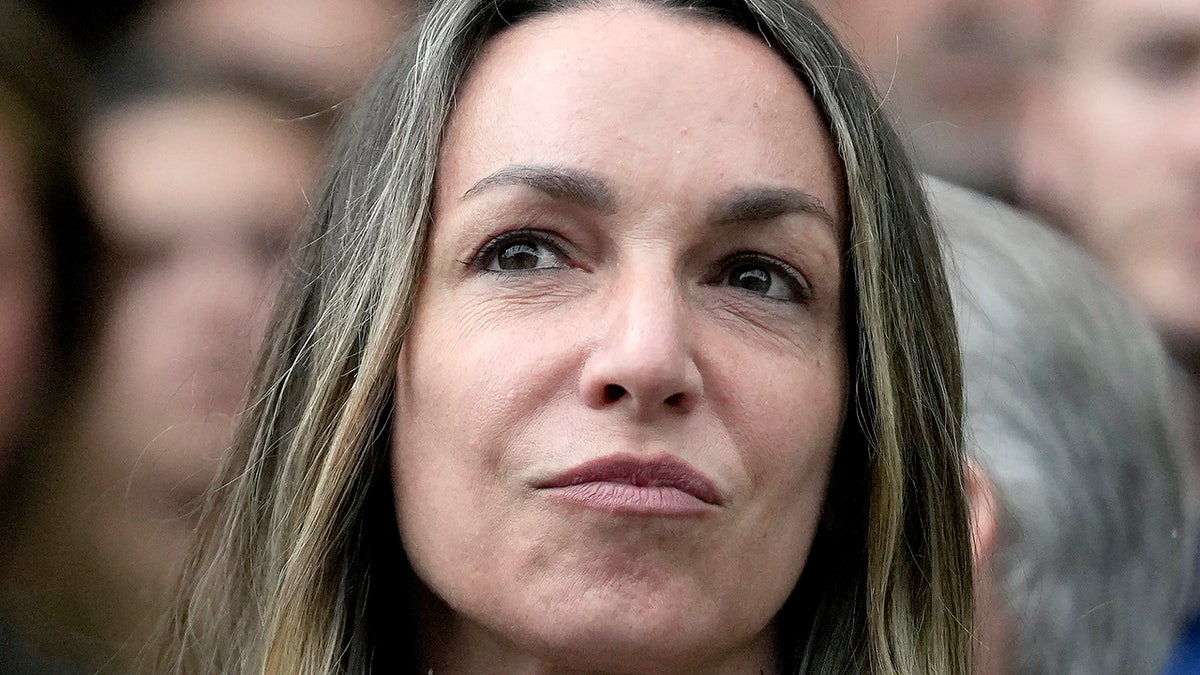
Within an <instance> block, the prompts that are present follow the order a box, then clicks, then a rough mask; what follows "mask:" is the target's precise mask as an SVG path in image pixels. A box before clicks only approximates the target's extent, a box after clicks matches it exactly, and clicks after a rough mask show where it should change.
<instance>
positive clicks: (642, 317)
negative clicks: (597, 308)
mask: <svg viewBox="0 0 1200 675" xmlns="http://www.w3.org/2000/svg"><path fill="white" fill-rule="evenodd" d="M664 276H665V275H664ZM629 277H630V279H629V283H627V284H625V290H624V292H621V291H618V292H616V293H613V294H611V295H610V297H609V298H608V303H607V304H606V307H605V312H604V315H603V318H602V324H601V326H600V336H599V340H598V342H597V346H596V348H595V349H594V350H593V351H592V352H591V353H590V354H589V356H588V359H587V362H586V363H585V364H584V367H583V373H582V376H581V378H580V388H581V393H582V395H583V398H584V401H585V402H586V403H587V405H589V406H590V407H592V408H596V409H617V410H622V411H624V412H626V413H628V414H629V415H630V416H631V417H633V418H635V419H638V420H641V421H650V420H653V419H655V418H659V417H663V416H671V415H679V414H684V413H687V412H689V411H691V410H692V409H693V408H695V406H696V404H697V403H698V402H699V401H700V398H701V395H702V393H703V380H702V377H701V374H700V369H699V368H698V367H697V365H696V361H695V358H694V354H693V348H692V326H691V319H690V318H689V314H690V313H689V311H688V309H687V307H686V306H685V305H684V302H683V301H682V299H681V298H680V294H679V292H678V289H677V288H675V287H674V285H673V284H672V282H671V281H669V280H667V279H661V280H658V281H651V280H650V278H649V275H639V274H631V275H629Z"/></svg>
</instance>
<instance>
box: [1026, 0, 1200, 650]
mask: <svg viewBox="0 0 1200 675" xmlns="http://www.w3.org/2000/svg"><path fill="white" fill-rule="evenodd" d="M1052 25H1053V27H1054V31H1053V40H1052V41H1051V44H1052V45H1053V47H1054V48H1053V50H1052V51H1050V52H1048V53H1047V55H1046V56H1047V58H1046V60H1045V61H1044V63H1043V64H1042V67H1041V68H1040V70H1039V73H1038V78H1037V80H1036V83H1035V86H1034V87H1033V89H1032V90H1031V95H1030V97H1029V99H1028V105H1027V108H1026V115H1025V121H1024V123H1023V124H1022V130H1023V135H1022V139H1021V148H1022V151H1021V153H1020V184H1021V190H1022V195H1023V198H1024V200H1025V201H1026V202H1028V203H1029V204H1030V205H1032V206H1033V207H1035V208H1037V209H1039V210H1040V211H1042V212H1043V213H1045V214H1047V216H1048V217H1050V218H1052V219H1053V220H1054V221H1056V222H1057V223H1059V224H1060V225H1061V226H1062V227H1063V228H1064V229H1065V230H1066V231H1067V232H1069V233H1071V234H1072V235H1073V236H1074V237H1076V238H1077V239H1078V240H1079V241H1081V242H1082V243H1083V244H1084V246H1086V247H1087V248H1088V249H1090V250H1091V251H1092V252H1093V253H1095V254H1096V256H1097V257H1098V258H1099V259H1100V260H1101V261H1102V262H1103V263H1104V264H1105V265H1106V266H1107V267H1108V268H1109V269H1110V270H1111V271H1112V272H1113V274H1114V275H1115V276H1116V278H1117V280H1118V282H1119V283H1120V284H1121V285H1122V286H1123V287H1124V288H1125V290H1126V291H1128V292H1129V293H1130V294H1131V295H1132V296H1133V297H1134V298H1135V299H1136V300H1137V301H1138V302H1139V303H1140V304H1141V305H1142V307H1144V308H1145V310H1146V311H1147V312H1148V313H1149V315H1150V317H1151V318H1152V319H1153V320H1154V323H1155V324H1156V326H1157V327H1158V330H1159V333H1160V334H1161V336H1162V337H1163V339H1164V341H1165V343H1166V345H1167V348H1168V350H1169V351H1170V352H1171V355H1172V356H1173V358H1174V359H1175V361H1176V363H1177V364H1178V366H1179V368H1180V370H1181V371H1182V373H1183V375H1182V376H1181V377H1180V378H1179V379H1180V386H1179V389H1180V391H1181V392H1182V393H1181V395H1180V399H1181V403H1180V406H1179V408H1180V410H1179V412H1178V414H1179V415H1180V417H1181V419H1183V420H1184V423H1185V424H1186V431H1187V437H1188V438H1189V439H1190V442H1191V443H1192V452H1193V453H1200V396H1198V395H1197V387H1198V386H1200V3H1197V2H1195V1H1194V0H1087V2H1084V1H1083V0H1063V2H1062V4H1061V7H1060V8H1059V11H1058V12H1057V14H1056V15H1055V21H1054V22H1053V24H1052ZM1192 478H1193V480H1194V481H1195V482H1196V483H1197V484H1198V485H1200V476H1196V475H1193V477H1192ZM1192 597H1193V609H1192V614H1193V619H1192V622H1191V627H1190V629H1189V633H1188V638H1187V640H1186V641H1185V644H1184V646H1183V647H1182V651H1181V653H1180V655H1179V658H1180V659H1181V661H1179V664H1180V665H1179V668H1180V669H1179V670H1178V671H1175V672H1200V589H1196V590H1193V592H1192ZM1185 662H1186V663H1187V664H1189V665H1188V666H1187V667H1186V668H1185V667H1184V666H1183V665H1182V664H1183V663H1185Z"/></svg>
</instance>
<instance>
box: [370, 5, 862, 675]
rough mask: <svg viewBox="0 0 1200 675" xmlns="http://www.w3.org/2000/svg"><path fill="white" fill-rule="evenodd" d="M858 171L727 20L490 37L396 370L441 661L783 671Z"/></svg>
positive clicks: (833, 421) (838, 385) (417, 531)
mask: <svg viewBox="0 0 1200 675" xmlns="http://www.w3.org/2000/svg"><path fill="white" fill-rule="evenodd" d="M839 166H840V165H839V163H838V160H837V158H836V155H835V153H834V150H833V147H832V143H831V141H830V139H829V137H828V133H827V131H826V129H825V127H824V124H823V122H822V121H821V119H820V117H819V115H818V112H817V110H816V108H815V106H814V104H813V102H812V101H811V99H810V98H809V96H808V95H807V93H806V91H805V87H804V86H803V85H802V84H801V82H800V81H799V80H798V79H797V78H796V76H795V75H794V74H793V73H792V72H791V71H790V69H789V68H788V66H787V65H786V64H785V63H783V62H782V61H781V60H780V59H779V58H778V57H777V56H775V55H774V54H773V53H772V52H771V51H770V50H769V49H768V48H767V47H766V46H765V45H764V44H761V43H760V42H759V41H758V39H757V38H755V37H754V36H751V35H748V34H744V33H742V32H740V31H738V30H735V29H733V28H730V27H726V26H721V25H717V24H714V23H710V22H707V21H704V20H701V19H697V18H691V17H686V16H683V15H671V14H666V13H664V12H661V11H660V10H656V9H651V8H645V7H637V6H614V7H605V8H591V9H578V10H572V11H567V12H562V13H557V14H553V15H550V16H545V17H539V18H536V19H532V20H529V21H527V22H525V23H522V24H519V25H517V26H516V27H514V28H512V29H510V30H508V31H507V32H505V33H503V34H502V35H501V36H499V37H498V38H497V39H495V40H494V41H493V42H492V43H491V44H490V46H489V48H488V49H486V50H485V52H484V53H483V54H482V55H481V56H480V57H479V59H478V61H477V62H476V63H475V64H474V66H473V68H472V70H471V72H470V73H469V74H468V77H467V80H466V82H465V83H464V85H463V87H462V89H461V91H460V92H459V96H458V98H457V106H456V108H455V110H454V112H453V114H452V117H451V119H450V121H449V125H448V129H447V135H446V138H445V142H444V145H443V148H442V154H441V158H440V162H439V166H438V173H437V180H436V185H435V198H434V225H433V230H432V234H431V241H430V243H429V249H428V252H427V257H426V268H425V270H424V273H423V277H422V279H421V286H420V293H419V297H418V301H417V306H416V309H415V319H414V323H413V326H412V329H411V330H410V332H409V334H408V335H407V339H406V342H405V345H404V347H403V350H402V354H401V358H400V362H399V364H398V366H397V378H398V379H397V386H396V402H395V405H396V420H397V422H396V424H395V429H394V435H393V438H394V448H393V461H392V469H393V480H394V484H395V493H396V510H397V517H398V522H399V528H400V533H401V537H402V540H403V542H404V546H405V550H406V551H407V553H408V556H409V559H410V561H411V563H412V565H413V568H414V569H415V571H416V572H417V574H418V576H419V577H420V578H421V579H422V581H423V582H424V583H425V584H426V585H427V586H428V588H429V590H430V591H431V592H432V595H433V596H434V597H435V598H436V600H435V602H436V603H437V604H439V605H440V606H441V607H442V608H443V609H444V610H445V611H446V613H447V616H448V618H449V620H448V621H447V622H446V623H445V625H444V627H443V629H442V630H441V631H440V633H439V634H438V635H436V636H435V637H436V645H435V646H432V647H430V653H429V654H427V658H428V660H429V661H430V665H434V666H436V668H437V670H438V672H443V671H450V672H455V671H458V672H470V671H471V670H473V669H477V668H480V667H484V666H486V667H489V668H493V669H496V668H499V669H501V670H506V669H521V670H538V669H545V668H554V667H566V668H586V669H589V670H626V671H628V670H638V671H660V672H662V671H687V672H745V671H748V670H752V669H753V670H754V672H757V669H759V668H763V669H765V670H766V671H767V672H770V671H771V670H773V669H774V668H775V666H776V664H775V658H776V657H775V653H774V652H775V649H776V646H775V642H774V639H773V638H774V627H773V623H772V619H773V617H774V616H775V614H776V613H777V611H778V610H779V609H780V607H781V606H782V604H783V603H784V601H785V599H786V598H787V596H788V594H789V593H790V591H791V589H792V587H793V586H794V584H795V582H796V580H797V578H798V576H799V574H800V572H801V570H802V568H803V565H804V561H805V559H806V557H807V555H808V551H809V546H810V544H811V541H812V537H813V532H814V528H815V526H816V523H817V519H818V514H819V510H820V507H821V503H822V500H823V498H824V492H825V486H826V482H827V479H828V475H829V469H830V465H831V461H832V457H833V453H834V451H835V447H836V446H837V443H838V438H839V433H840V429H841V424H842V420H843V417H844V416H845V410H846V396H847V364H846V348H845V342H844V335H843V332H842V300H843V297H842V294H843V288H842V267H841V251H842V250H843V242H842V237H843V236H844V235H843V234H842V230H843V225H842V223H843V214H842V201H843V195H842V189H843V188H842V186H841V182H842V178H841V175H840V168H839ZM597 461H599V462H600V464H601V465H603V466H602V467H601V468H602V469H603V470H600V471H599V473H604V471H615V473H616V474H620V475H617V476H615V477H613V476H609V478H608V479H604V478H603V477H601V478H596V477H595V476H592V478H594V479H595V480H593V481H592V482H591V483H587V485H586V486H585V487H584V488H579V489H578V490H577V492H575V493H570V491H569V490H567V491H564V490H563V489H560V488H554V487H551V486H552V485H556V484H558V483H562V482H564V481H565V482H569V481H570V480H572V479H579V480H583V479H584V478H586V477H587V476H588V475H591V474H590V473H589V472H591V473H595V471H594V470H595V469H596V466H597V465H596V462H597ZM614 462H615V463H616V464H617V465H621V466H624V467H625V468H624V469H621V468H620V467H618V468H617V469H613V463H614ZM622 463H623V464H622ZM630 466H633V467H641V468H644V469H645V471H644V472H641V473H639V471H641V469H637V470H634V469H630V468H629V467H630ZM581 467H582V468H581ZM604 467H607V468H604ZM664 467H665V468H664ZM656 472H657V473H656ZM589 480H591V479H589ZM639 482H641V483H643V484H641V485H638V483H639ZM564 495H566V496H564ZM697 495H699V496H697Z"/></svg>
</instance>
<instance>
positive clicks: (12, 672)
mask: <svg viewBox="0 0 1200 675" xmlns="http://www.w3.org/2000/svg"><path fill="white" fill-rule="evenodd" d="M0 673H2V674H3V675H83V670H82V669H81V668H77V667H75V666H72V665H69V664H66V663H63V662H61V661H50V660H47V659H42V658H39V657H38V656H36V655H34V654H33V652H31V651H30V650H29V649H28V647H27V646H26V645H25V644H24V643H23V642H22V641H21V638H20V637H19V636H18V635H17V633H16V631H14V630H12V628H10V627H9V626H8V624H6V623H4V622H3V621H0Z"/></svg>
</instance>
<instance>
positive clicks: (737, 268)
mask: <svg viewBox="0 0 1200 675" xmlns="http://www.w3.org/2000/svg"><path fill="white" fill-rule="evenodd" d="M725 270H726V271H725V273H724V274H723V275H722V277H723V278H722V283H723V284H724V285H727V286H731V287H733V288H740V289H742V290H744V291H746V292H747V293H753V294H754V295H761V296H763V297H765V298H770V299H772V300H779V301H782V302H805V301H806V300H808V296H809V291H808V285H807V284H806V283H805V281H804V279H803V277H802V276H800V273H799V272H797V271H796V270H794V269H792V268H791V267H790V266H789V265H785V264H784V263H781V262H779V261H776V260H773V259H770V258H765V257H760V256H757V255H756V256H751V257H749V258H744V257H743V258H740V259H736V260H734V261H733V263H732V264H730V265H728V266H726V268H725Z"/></svg>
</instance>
